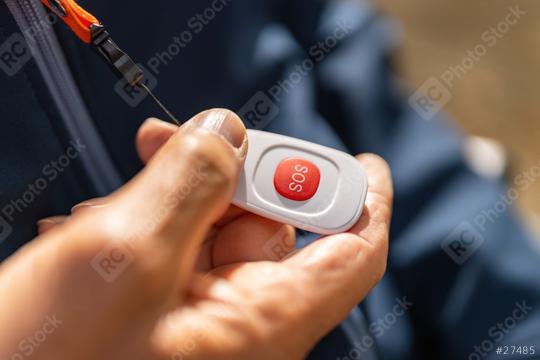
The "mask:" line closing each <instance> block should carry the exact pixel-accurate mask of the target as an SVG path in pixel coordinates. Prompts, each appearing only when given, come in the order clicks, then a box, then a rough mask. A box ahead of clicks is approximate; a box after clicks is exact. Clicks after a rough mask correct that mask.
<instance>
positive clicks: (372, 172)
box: [0, 109, 392, 360]
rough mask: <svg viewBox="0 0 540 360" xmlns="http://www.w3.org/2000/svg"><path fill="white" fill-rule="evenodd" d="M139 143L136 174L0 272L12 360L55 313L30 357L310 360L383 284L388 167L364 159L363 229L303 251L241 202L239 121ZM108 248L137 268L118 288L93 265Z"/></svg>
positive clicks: (57, 222)
mask: <svg viewBox="0 0 540 360" xmlns="http://www.w3.org/2000/svg"><path fill="white" fill-rule="evenodd" d="M201 124H203V125H204V124H206V127H204V126H203V127H201ZM220 124H221V125H220ZM219 125H220V126H219ZM136 142H137V149H138V152H139V154H140V157H141V159H142V160H143V161H144V162H145V163H146V167H145V169H144V170H143V171H142V172H141V173H140V174H139V175H138V176H136V177H135V178H134V179H133V180H132V181H130V182H129V183H128V184H126V185H125V186H124V187H122V188H121V189H119V190H118V191H117V192H115V193H113V194H112V195H110V196H108V197H107V198H102V199H95V200H90V201H88V202H85V203H83V204H80V205H78V206H76V207H75V208H74V209H73V212H72V214H71V216H69V217H54V218H49V219H45V220H43V221H41V222H40V223H39V224H38V225H39V231H40V236H39V237H38V238H37V239H35V240H34V241H32V242H31V243H29V244H28V245H26V246H25V247H24V248H22V249H21V250H20V251H18V252H17V253H16V254H14V255H13V256H12V257H11V258H10V259H8V260H7V261H5V262H4V263H3V264H2V265H1V266H0V298H1V299H2V306H1V307H0V319H2V320H1V322H0V333H1V334H2V336H1V337H0V358H1V359H12V358H13V359H18V357H16V356H14V354H21V355H23V356H24V357H26V356H27V355H28V354H25V353H23V352H22V351H23V349H22V348H21V341H25V339H26V340H27V342H26V343H24V344H28V339H29V338H30V339H33V341H34V344H36V339H38V336H37V334H38V331H40V329H45V327H44V324H45V323H46V322H47V318H48V317H51V316H53V317H54V318H55V319H57V320H58V322H60V324H59V325H57V326H55V327H54V329H52V330H51V329H50V328H47V329H48V331H47V334H46V338H45V339H43V338H39V339H40V340H43V341H37V345H33V346H32V347H31V349H32V354H31V356H32V358H36V359H37V358H39V359H46V360H48V359H51V360H52V359H55V360H58V359H144V360H164V359H254V358H257V359H263V360H264V359H302V358H304V357H305V356H306V355H307V353H308V352H309V350H310V349H311V348H312V347H313V346H314V345H315V344H316V342H317V341H318V340H320V339H321V338H322V337H323V336H324V335H325V334H326V333H328V332H329V331H330V330H331V329H332V328H334V327H335V326H336V325H337V324H339V322H341V321H342V320H343V319H344V318H346V316H347V315H348V313H349V312H350V311H351V309H352V308H353V307H354V306H355V305H356V304H357V303H359V302H360V301H361V300H362V299H363V298H364V297H365V296H366V295H367V294H368V293H369V291H370V290H371V289H372V288H373V287H374V286H375V285H376V283H377V282H378V281H379V280H380V279H381V277H382V276H383V274H384V271H385V267H386V260H387V251H388V230H389V224H390V217H391V207H392V182H391V177H390V171H389V169H388V166H387V165H386V163H385V162H384V161H383V160H382V159H381V158H379V157H377V156H375V155H362V156H359V157H358V161H359V162H360V163H361V164H362V165H363V166H364V167H365V169H366V171H367V173H368V174H369V194H368V196H367V201H366V204H365V209H364V214H363V216H362V218H361V219H360V221H359V222H358V224H356V225H355V226H354V227H353V228H352V229H351V230H350V231H349V232H347V233H343V234H338V235H334V236H327V237H324V238H322V239H320V240H318V241H316V242H315V243H313V244H312V245H310V246H308V247H307V248H305V249H303V250H301V251H293V248H294V236H295V233H294V229H293V228H292V227H290V226H288V225H283V224H279V223H275V222H273V221H270V220H267V219H264V218H261V217H258V216H256V215H253V214H250V213H247V212H245V211H243V210H241V209H238V208H236V207H232V206H230V201H231V198H232V196H233V193H234V189H235V186H236V182H237V180H238V176H239V173H240V171H241V167H242V164H243V160H244V159H245V155H246V152H247V146H248V144H247V140H246V139H245V129H244V127H243V125H242V123H241V121H240V120H239V119H238V117H237V116H236V115H235V114H233V113H231V112H228V111H226V110H220V109H217V110H211V111H207V112H204V113H201V114H199V115H197V116H196V117H195V118H193V119H192V120H191V121H189V122H188V123H186V125H184V126H182V127H181V128H177V127H176V126H173V125H169V124H166V123H164V122H161V121H158V120H148V121H147V122H145V124H143V125H142V127H141V129H140V130H139V133H138V136H137V140H136ZM193 174H195V175H193ZM194 176H195V178H194ZM194 179H195V180H194ZM171 199H174V200H175V201H171ZM276 241H278V243H279V244H280V245H281V251H279V252H273V251H269V250H268V249H272V247H271V245H272V244H273V242H274V243H275V242H276ZM111 248H113V249H116V250H119V251H122V254H127V253H128V254H130V255H131V257H132V261H131V262H130V263H129V266H127V268H125V269H124V270H123V271H121V272H120V274H119V275H118V276H117V277H115V278H114V279H113V280H111V281H110V282H109V281H105V280H104V278H103V277H101V276H100V274H99V273H98V272H97V271H96V270H95V268H94V267H93V266H91V264H92V261H93V260H94V259H95V257H96V255H98V254H100V253H101V252H103V249H111ZM24 351H29V350H28V348H24ZM19 358H20V357H19Z"/></svg>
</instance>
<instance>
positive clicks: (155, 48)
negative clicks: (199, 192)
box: [0, 0, 540, 360]
mask: <svg viewBox="0 0 540 360" xmlns="http://www.w3.org/2000/svg"><path fill="white" fill-rule="evenodd" d="M17 1H19V0H17ZM24 1H30V2H35V1H36V0H24ZM87 3H88V4H86V3H85V6H87V7H88V9H89V10H91V11H92V12H93V13H94V14H96V15H97V16H98V17H99V18H100V20H101V21H102V22H103V23H105V24H107V26H108V28H109V30H110V32H111V33H112V34H113V35H114V38H115V40H116V41H117V42H118V43H119V44H121V46H122V47H123V48H125V49H126V50H128V52H129V53H130V54H131V55H132V57H133V58H135V59H136V60H137V61H138V62H140V63H141V64H143V66H144V67H145V68H146V70H147V71H148V73H149V75H150V78H151V85H152V86H153V87H155V88H154V90H155V92H156V93H157V94H158V95H159V97H160V98H162V100H163V101H164V102H165V103H166V104H167V105H168V106H169V107H170V108H171V109H172V111H173V112H174V113H175V114H176V116H177V117H178V118H180V119H187V118H189V117H191V116H192V115H193V114H195V113H197V112H199V111H201V110H203V109H206V108H211V107H226V108H231V109H233V110H237V111H239V112H240V113H241V114H242V115H243V116H244V117H245V119H246V122H247V124H248V125H250V126H254V127H258V128H265V130H268V131H272V132H277V133H283V134H287V135H290V136H295V137H298V138H302V139H306V140H309V141H313V142H317V143H321V144H324V145H328V146H332V147H335V148H339V149H342V150H345V151H348V152H351V153H360V152H375V153H378V154H380V155H382V156H383V157H385V158H386V159H387V161H388V162H389V163H390V165H391V167H392V169H393V175H394V178H395V190H396V197H395V215H394V220H393V224H392V234H391V250H390V258H389V268H388V272H387V274H386V276H385V278H384V279H383V281H382V282H381V283H380V284H379V285H378V286H377V287H376V288H375V289H374V290H373V292H372V293H371V294H370V295H369V297H368V298H367V299H366V300H365V301H364V302H363V304H362V305H359V307H358V308H357V309H355V311H353V313H352V314H351V316H350V318H349V319H347V321H345V322H344V323H343V324H342V325H341V326H340V327H338V328H337V329H336V330H334V331H333V332H332V333H331V334H329V335H328V336H327V337H326V338H325V339H324V340H323V341H321V343H320V344H319V345H317V347H316V348H315V349H314V351H313V353H312V354H311V355H310V358H311V359H358V358H362V359H389V360H398V359H399V360H403V359H498V358H499V356H502V355H496V354H495V353H494V351H495V346H496V345H497V346H498V345H501V346H503V345H527V346H536V351H537V352H538V351H540V309H539V307H540V279H539V277H538V274H540V256H539V255H538V251H537V249H535V248H534V246H533V244H532V241H531V240H530V237H529V236H528V235H527V234H526V233H525V232H524V230H523V227H522V226H521V225H520V223H519V221H518V220H517V219H516V217H515V215H514V213H513V210H512V208H511V207H507V208H505V209H504V210H503V211H499V208H500V207H497V205H498V202H499V201H500V198H501V196H502V195H505V194H506V191H507V187H506V185H505V184H504V183H503V182H502V180H501V181H492V180H487V179H484V178H482V177H480V176H478V175H476V174H475V173H474V172H473V171H471V170H470V169H469V168H468V167H467V165H466V164H465V162H464V160H463V156H462V153H461V142H462V139H461V137H460V135H459V134H458V133H457V132H456V131H455V130H454V129H453V128H452V126H451V125H449V123H448V122H447V121H446V120H445V119H442V118H440V117H438V118H435V119H433V120H432V121H425V120H423V119H422V118H421V117H420V116H419V115H418V114H417V113H416V112H415V111H414V110H413V109H412V108H411V107H410V106H409V105H408V104H407V101H406V98H407V96H408V95H407V90H406V89H404V88H403V87H402V86H400V84H399V83H398V82H397V81H396V79H395V78H394V77H393V76H392V75H391V72H390V62H391V55H392V50H393V47H394V45H395V44H394V41H393V39H394V34H393V30H394V28H393V26H392V23H391V22H390V21H389V20H388V19H387V18H385V17H384V16H380V15H379V14H377V13H376V12H375V11H374V9H373V8H372V7H370V6H369V4H368V3H367V2H365V1H350V2H348V1H339V2H338V1H336V2H330V1H323V0H297V1H291V0H268V1H266V0H260V1H253V0H228V1H225V0H223V1H164V0H156V1H153V2H151V5H149V3H148V2H146V1H104V0H103V1H89V2H87ZM208 9H211V10H208ZM197 14H199V15H197ZM53 28H54V33H55V34H56V36H57V38H58V40H59V44H60V46H61V50H62V53H63V54H64V56H65V59H67V65H68V68H69V70H70V71H71V74H72V76H73V79H74V83H75V84H76V86H77V89H78V91H79V92H80V98H81V99H82V100H83V102H84V105H85V106H86V109H87V115H89V118H90V119H91V121H92V124H91V126H93V128H94V130H95V132H96V134H97V135H98V137H99V140H100V141H99V142H96V143H84V141H83V140H84V139H87V138H88V137H85V136H83V137H82V138H83V140H81V139H78V138H76V136H74V134H76V132H74V130H73V128H72V127H73V121H75V123H76V122H77V121H78V120H79V118H78V115H77V114H75V115H72V116H71V117H70V118H69V119H67V118H66V111H65V109H64V111H63V110H62V109H61V106H59V105H58V103H57V102H56V100H55V97H54V96H53V94H52V92H51V90H50V87H49V86H48V82H47V79H46V78H45V77H44V76H43V72H42V70H41V69H40V68H39V65H38V63H37V61H36V60H35V59H33V58H30V57H29V58H28V59H27V58H26V57H25V55H24V52H23V51H21V49H22V48H18V47H17V46H14V45H17V44H18V42H17V41H20V37H21V31H20V29H19V27H18V25H17V23H16V21H15V20H14V18H13V16H12V14H11V13H10V11H9V10H8V7H7V6H6V4H5V3H4V2H3V1H2V2H0V44H4V45H3V46H1V47H0V63H1V62H2V61H3V62H4V65H5V66H4V67H3V68H2V67H1V66H0V68H1V69H2V70H4V71H0V84H1V86H0V99H1V101H0V118H1V123H0V206H1V208H0V255H1V256H2V258H3V259H5V258H6V257H8V256H9V255H10V254H12V253H13V252H14V251H16V250H17V249H18V248H19V247H20V246H21V245H23V244H24V243H26V242H28V241H30V240H31V239H32V238H33V237H34V236H35V233H36V226H35V223H36V221H37V220H38V219H40V218H43V217H47V216H51V215H57V214H67V213H69V210H70V208H71V207H72V206H73V205H75V204H76V203H78V202H80V201H82V200H85V199H88V198H92V197H95V196H100V195H104V194H106V193H108V192H110V191H112V190H114V188H115V187H117V186H119V185H120V184H121V183H122V182H125V181H126V180H128V179H129V178H131V177H132V176H133V175H134V174H135V173H136V172H137V171H139V170H140V169H141V166H142V165H141V163H140V161H139V160H138V158H137V155H136V152H135V149H134V136H135V133H136V130H137V128H138V127H139V125H140V124H141V123H142V121H143V120H144V119H145V118H147V117H149V116H161V114H160V113H159V110H158V109H157V108H156V106H155V104H154V103H152V102H151V101H150V100H149V99H140V98H138V97H137V96H135V97H133V96H132V95H133V94H130V93H126V92H123V90H122V87H121V84H120V85H117V79H116V77H115V76H114V75H113V74H112V73H111V72H110V70H109V69H108V68H107V67H106V66H105V65H104V64H103V63H102V61H101V59H100V58H99V57H98V56H97V55H96V54H95V53H94V52H92V51H91V50H90V49H89V48H88V47H87V46H86V45H85V44H82V43H81V42H80V41H79V40H78V39H77V38H76V37H74V36H73V34H72V33H71V32H70V31H68V30H66V28H65V27H64V26H63V25H62V24H61V23H56V24H54V27H53ZM6 52H7V53H8V55H6ZM10 52H11V53H12V54H11V55H13V53H15V56H16V59H18V60H20V62H21V64H18V63H17V62H16V61H17V60H15V62H12V61H10V58H8V57H6V56H9V53H10ZM17 56H18V58H17ZM11 60H13V59H11ZM19 65H20V67H21V68H20V69H17V68H18V67H19ZM6 69H7V70H6ZM126 99H127V100H128V101H127V102H126ZM138 101H141V103H140V104H138ZM254 109H255V110H258V111H259V112H261V113H264V114H258V115H261V116H256V115H257V113H255V115H254V114H253V110H254ZM263 115H264V116H263ZM68 117H69V116H68ZM81 117H82V115H81ZM69 124H72V125H69ZM85 129H88V128H83V130H81V131H82V132H83V133H84V134H83V135H85V134H86V130H85ZM90 139H92V137H90ZM94 139H95V137H94ZM70 141H71V142H72V143H73V144H75V145H73V144H72V143H70ZM77 141H82V145H79V146H78V150H77V152H76V153H75V154H74V156H67V157H66V154H68V155H69V154H70V153H72V154H73V149H72V150H70V148H72V147H73V146H75V148H77ZM98 146H99V150H100V154H101V155H102V156H103V155H105V156H107V159H106V160H107V161H106V162H107V163H108V164H109V165H112V167H113V168H114V171H111V174H108V175H103V176H99V175H98V176H96V174H95V170H94V171H92V170H91V169H89V167H88V164H89V162H90V163H91V162H92V156H94V155H93V149H95V148H96V147H98ZM85 159H86V160H85ZM100 159H101V160H104V159H105V158H100ZM101 160H100V161H101ZM113 173H114V174H113ZM493 209H497V210H493ZM490 210H492V212H491V214H494V215H493V216H492V217H490V218H489V220H487V221H486V217H485V214H486V211H487V212H489V211H490ZM482 214H484V218H482ZM495 215H496V216H495ZM308 238H309V237H308V236H307V235H305V234H300V237H299V240H300V242H303V241H304V242H307V241H308V240H309V239H308ZM471 244H472V245H471ZM361 277H362V274H358V278H359V281H360V279H361ZM504 358H506V359H510V358H520V359H524V358H525V359H527V358H531V359H534V358H539V356H535V355H520V356H516V355H514V356H510V355H506V356H504Z"/></svg>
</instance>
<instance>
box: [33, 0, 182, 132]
mask: <svg viewBox="0 0 540 360" xmlns="http://www.w3.org/2000/svg"><path fill="white" fill-rule="evenodd" d="M41 2H42V3H43V4H44V5H45V6H46V7H48V8H49V9H50V10H51V11H53V12H54V13H55V14H56V15H57V16H58V17H59V18H60V19H62V20H63V21H64V22H65V23H66V25H67V26H68V27H69V28H70V29H71V30H72V31H73V32H74V33H75V35H77V37H79V39H81V41H83V42H85V43H87V44H89V45H91V46H93V47H94V49H96V50H97V51H98V53H99V54H100V55H101V57H102V58H103V59H104V60H105V61H106V63H107V64H108V65H109V66H110V67H111V68H112V69H113V71H114V72H115V73H116V74H117V76H118V77H119V78H121V79H124V80H125V81H126V82H127V84H128V85H129V86H132V87H136V88H141V89H143V90H144V91H145V92H147V93H148V95H150V96H151V97H152V99H154V100H155V101H156V103H157V104H158V105H159V107H160V108H161V109H162V110H163V111H164V112H165V113H166V114H167V116H168V117H169V118H170V119H171V120H173V121H174V122H175V123H176V124H178V125H180V122H179V121H178V120H177V119H176V118H175V116H174V115H173V114H172V113H171V112H170V111H169V110H168V109H167V108H166V107H165V106H164V105H163V104H162V102H161V101H159V99H158V98H157V97H156V96H155V95H154V94H153V93H152V91H151V90H150V89H149V88H148V87H147V86H146V84H145V75H144V71H143V70H142V69H141V68H140V67H139V66H138V65H137V64H136V63H135V62H134V61H133V60H132V59H131V57H129V55H128V54H126V53H125V52H124V51H123V50H122V49H121V48H120V47H119V46H118V45H117V44H116V43H115V42H114V41H113V40H112V39H111V36H110V34H109V32H108V31H107V29H106V28H105V26H103V25H102V24H101V22H100V21H99V20H98V19H97V18H96V17H95V16H94V15H92V14H90V13H89V12H88V11H86V10H85V9H83V8H82V7H81V6H79V5H78V4H77V3H76V2H75V1H74V0H41Z"/></svg>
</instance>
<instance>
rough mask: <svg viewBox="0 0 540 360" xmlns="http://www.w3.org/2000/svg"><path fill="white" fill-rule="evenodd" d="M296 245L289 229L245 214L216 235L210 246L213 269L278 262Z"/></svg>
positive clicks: (292, 231)
mask: <svg viewBox="0 0 540 360" xmlns="http://www.w3.org/2000/svg"><path fill="white" fill-rule="evenodd" d="M295 243H296V236H295V231H294V228H293V227H292V226H289V225H284V224H280V223H277V222H275V221H272V220H268V219H265V218H263V217H260V216H257V215H254V214H251V213H245V214H243V215H241V216H239V217H237V218H236V219H235V220H234V221H232V222H230V223H229V224H227V225H225V226H224V227H222V228H221V229H220V231H219V232H218V234H217V236H216V237H215V239H214V243H213V247H212V254H211V255H212V267H219V266H223V265H230V264H234V263H237V262H254V261H279V260H281V259H283V258H285V257H286V256H288V255H289V254H290V253H291V252H292V251H293V250H294V248H295Z"/></svg>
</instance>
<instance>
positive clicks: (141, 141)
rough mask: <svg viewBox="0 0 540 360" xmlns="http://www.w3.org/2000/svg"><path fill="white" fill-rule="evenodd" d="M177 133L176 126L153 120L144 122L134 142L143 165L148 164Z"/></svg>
mask: <svg viewBox="0 0 540 360" xmlns="http://www.w3.org/2000/svg"><path fill="white" fill-rule="evenodd" d="M177 131H178V126H176V125H173V124H170V123H167V122H165V121H161V120H158V119H155V118H150V119H148V120H146V121H145V122H144V123H143V124H142V125H141V127H140V128H139V131H138V132H137V138H136V141H135V144H136V147H137V152H138V153H139V157H140V158H141V160H142V162H143V163H145V164H146V163H148V161H150V159H151V158H152V157H153V156H154V154H155V153H156V152H157V151H158V150H159V149H160V148H161V147H162V146H163V145H164V144H165V143H166V142H167V141H168V140H169V139H170V138H171V136H173V135H174V133H175V132H177Z"/></svg>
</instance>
